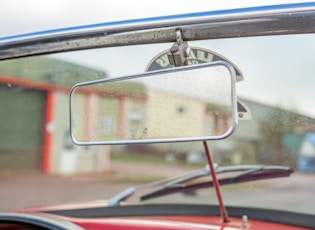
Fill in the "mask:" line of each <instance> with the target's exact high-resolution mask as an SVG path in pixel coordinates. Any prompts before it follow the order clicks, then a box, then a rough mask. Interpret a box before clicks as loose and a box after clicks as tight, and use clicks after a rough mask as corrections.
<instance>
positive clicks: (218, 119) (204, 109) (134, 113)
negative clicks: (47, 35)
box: [70, 62, 237, 145]
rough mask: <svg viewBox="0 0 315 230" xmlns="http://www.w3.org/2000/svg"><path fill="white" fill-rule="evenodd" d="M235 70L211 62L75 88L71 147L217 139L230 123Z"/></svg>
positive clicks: (232, 122) (232, 121)
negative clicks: (73, 144)
mask: <svg viewBox="0 0 315 230" xmlns="http://www.w3.org/2000/svg"><path fill="white" fill-rule="evenodd" d="M235 105H236V99H235V71H234V69H233V67H232V66H231V65H230V64H228V63H226V62H214V63H210V64H209V63H207V64H201V65H194V66H186V67H180V68H172V69H166V70H159V71H152V72H147V73H143V74H140V75H132V76H124V77H119V78H108V79H103V80H97V81H91V82H85V83H80V84H77V85H75V86H74V87H73V88H72V91H71V95H70V112H71V114H70V126H71V127H70V129H71V135H72V138H73V140H74V142H76V143H77V144H82V145H84V144H87V145H89V144H129V143H149V142H152V143H159V142H171V141H194V140H211V139H222V138H225V137H227V136H228V135H230V134H231V133H232V132H233V130H234V128H235V125H236V120H237V119H236V118H235V117H236V115H235V114H236V106H235Z"/></svg>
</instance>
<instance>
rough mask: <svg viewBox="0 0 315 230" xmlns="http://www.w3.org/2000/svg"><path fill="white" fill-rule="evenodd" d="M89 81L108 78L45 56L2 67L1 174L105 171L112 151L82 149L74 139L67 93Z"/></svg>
mask: <svg viewBox="0 0 315 230" xmlns="http://www.w3.org/2000/svg"><path fill="white" fill-rule="evenodd" d="M39 66H40V68H38V67H39ZM87 76H88V78H89V79H90V80H94V79H99V78H104V77H106V74H105V73H104V72H102V71H97V70H94V69H90V68H86V67H82V66H78V65H74V64H71V63H67V62H63V61H60V60H56V59H52V58H47V57H33V58H22V59H17V60H12V61H11V60H8V61H5V62H1V65H0V105H1V110H0V118H1V119H0V136H1V138H0V171H2V172H5V171H40V172H43V173H46V174H51V173H54V174H56V173H57V174H59V173H75V172H79V173H80V172H99V171H105V170H107V168H108V154H109V150H108V148H106V147H95V148H84V147H78V146H74V145H73V144H72V142H71V140H70V135H69V108H68V100H69V99H68V98H69V91H70V89H71V86H72V85H74V84H75V83H77V82H79V81H80V79H84V80H87ZM81 81H82V80H81ZM56 108H58V109H56Z"/></svg>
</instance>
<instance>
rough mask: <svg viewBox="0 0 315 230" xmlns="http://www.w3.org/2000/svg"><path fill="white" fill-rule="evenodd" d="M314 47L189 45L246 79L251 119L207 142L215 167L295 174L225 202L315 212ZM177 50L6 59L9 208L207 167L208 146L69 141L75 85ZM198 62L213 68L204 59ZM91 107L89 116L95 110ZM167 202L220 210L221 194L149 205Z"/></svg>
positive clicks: (275, 41)
mask: <svg viewBox="0 0 315 230" xmlns="http://www.w3.org/2000/svg"><path fill="white" fill-rule="evenodd" d="M312 41H314V35H290V36H269V37H255V38H237V39H224V40H211V41H199V42H189V43H188V44H189V46H192V47H201V48H203V49H206V50H210V51H212V52H213V53H215V54H220V55H222V56H224V57H226V58H228V60H230V61H231V62H232V63H234V64H235V66H236V67H237V68H238V69H239V70H241V74H242V77H243V80H242V81H239V80H238V81H237V84H236V91H237V97H238V100H239V101H240V102H241V103H242V105H245V106H246V108H247V109H249V110H250V115H251V119H245V120H243V119H241V117H240V118H239V124H238V126H237V127H236V131H235V132H234V134H233V135H232V136H230V137H229V138H227V139H225V140H220V141H210V142H209V143H208V144H209V147H210V151H211V152H212V154H213V156H214V160H215V162H216V164H218V165H219V166H229V165H257V164H258V165H279V166H290V167H291V168H292V169H294V171H295V172H294V173H293V174H292V175H291V176H290V177H284V178H276V179H270V180H265V181H257V182H255V181H251V182H247V183H240V184H234V185H226V186H223V187H222V188H221V189H222V194H223V199H224V201H225V204H227V205H232V206H246V207H262V208H272V209H280V210H288V211H298V212H303V213H314V208H313V207H314V205H315V203H314V199H312V196H313V193H314V179H315V174H314V172H315V163H314V162H315V142H314V140H315V130H314V127H315V126H314V125H315V110H314V106H312V105H313V101H312V100H313V98H314V97H313V96H312V95H313V94H314V90H313V85H315V84H314V83H315V82H314V81H315V80H314V78H313V75H314V72H315V69H314V65H312V54H313V50H314V48H315V47H314V44H313V42H312ZM171 46H172V44H171V43H166V44H155V45H141V46H140V45H139V46H130V47H118V48H106V49H105V48H103V49H96V50H88V51H76V52H69V53H60V54H53V55H46V56H38V57H29V58H21V59H16V60H8V61H2V62H1V63H0V88H1V89H0V94H1V97H0V104H1V108H2V109H1V110H0V115H1V122H0V127H1V129H0V132H1V139H0V171H1V175H0V176H1V177H2V180H1V182H0V183H1V188H2V189H1V191H0V194H1V196H0V197H1V199H0V203H1V205H0V206H1V207H2V209H3V210H8V209H16V208H25V207H29V206H34V205H48V204H56V203H64V202H72V201H88V200H93V199H106V198H109V197H111V196H113V195H115V194H116V193H118V192H119V191H122V190H123V189H125V188H127V187H129V186H132V185H138V184H142V183H146V182H149V181H154V180H157V179H162V178H167V177H170V176H175V175H180V174H182V173H187V172H189V171H190V170H195V169H198V168H203V167H204V166H205V162H206V160H205V155H204V149H203V145H202V143H200V142H187V143H167V144H151V145H149V144H148V145H127V146H123V145H116V146H88V147H82V146H76V145H74V144H73V143H72V141H71V138H70V135H69V92H70V89H71V87H72V86H73V85H74V84H76V83H79V82H84V81H90V80H96V79H103V78H108V77H118V76H123V75H129V74H136V73H143V72H145V71H147V70H148V67H150V64H151V65H152V60H159V61H155V63H158V64H160V66H161V67H163V62H162V59H158V58H156V57H157V55H158V54H160V53H161V52H162V51H165V50H168V49H170V47H171ZM154 58H155V59H154ZM193 58H194V60H196V59H198V60H199V61H200V62H208V61H213V60H212V59H211V57H210V54H209V53H207V52H201V51H200V52H198V53H197V52H196V53H195V56H194V57H193ZM193 58H192V59H191V60H193ZM164 61H165V60H164ZM191 62H192V61H191ZM82 101H83V102H84V103H82V113H84V110H85V109H86V108H87V107H88V106H87V104H88V103H89V102H88V99H86V98H85V99H84V98H83V100H82ZM113 103H114V102H113ZM186 109H187V108H186ZM178 111H179V110H178ZM183 112H185V111H179V113H183ZM130 113H131V120H130V121H129V122H140V121H141V114H140V113H141V111H140V110H139V108H133V109H132V108H131V110H130ZM138 119H140V120H139V121H138ZM75 122H80V121H75ZM102 124H103V125H104V127H107V129H106V130H107V131H108V132H115V130H116V129H117V127H118V126H119V120H118V119H117V116H116V115H115V114H108V115H107V116H106V117H104V119H103V123H102ZM130 124H131V123H130ZM108 127H109V128H108ZM52 188H54V189H52ZM78 188H80V189H79V190H80V192H78V191H77V189H78ZM142 194H143V193H142ZM140 195H141V192H140ZM26 197H27V199H26ZM131 201H134V202H139V200H138V199H137V198H134V199H131ZM162 201H163V202H176V203H199V204H206V203H210V204H217V200H216V195H215V191H214V189H213V188H207V189H202V190H198V191H195V192H189V193H184V194H182V193H179V194H173V195H170V196H165V197H161V198H158V199H152V200H148V201H146V202H158V203H161V202H162Z"/></svg>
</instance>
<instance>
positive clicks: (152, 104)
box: [146, 90, 206, 138]
mask: <svg viewBox="0 0 315 230" xmlns="http://www.w3.org/2000/svg"><path fill="white" fill-rule="evenodd" d="M165 102H167V103H165ZM205 109H206V108H205V104H204V103H202V102H201V101H198V100H195V99H191V98H187V97H183V96H177V95H171V94H167V93H162V92H158V91H155V90H150V91H149V92H148V101H147V106H146V115H147V116H146V118H147V119H146V126H147V127H148V134H149V136H152V137H155V138H163V137H167V138H176V137H198V136H202V135H203V134H204V119H205Z"/></svg>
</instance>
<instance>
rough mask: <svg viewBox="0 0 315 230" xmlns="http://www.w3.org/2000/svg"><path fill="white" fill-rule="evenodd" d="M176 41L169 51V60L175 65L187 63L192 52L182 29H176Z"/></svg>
mask: <svg viewBox="0 0 315 230" xmlns="http://www.w3.org/2000/svg"><path fill="white" fill-rule="evenodd" d="M175 34H176V42H175V43H174V44H173V45H172V47H171V48H170V50H169V52H168V53H167V57H168V60H169V62H170V64H171V65H174V66H175V67H178V66H184V65H187V64H188V62H187V58H188V56H189V54H190V48H189V46H188V43H187V42H186V41H183V36H182V31H181V30H180V29H177V30H176V31H175Z"/></svg>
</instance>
